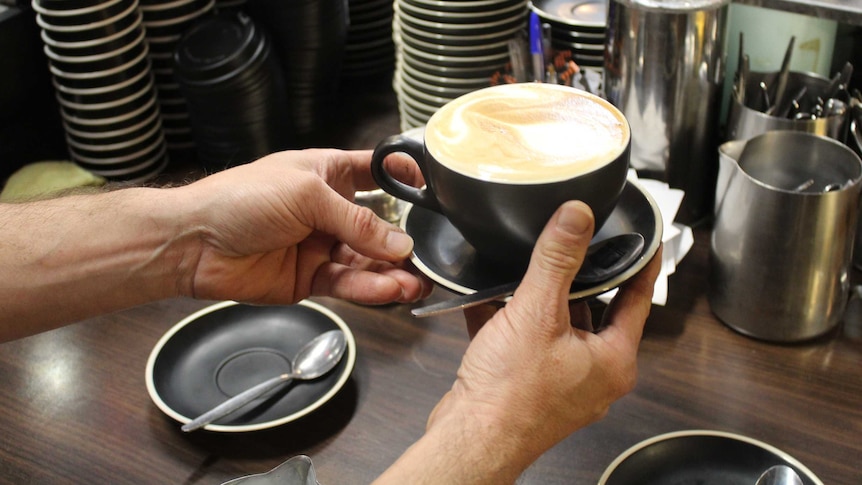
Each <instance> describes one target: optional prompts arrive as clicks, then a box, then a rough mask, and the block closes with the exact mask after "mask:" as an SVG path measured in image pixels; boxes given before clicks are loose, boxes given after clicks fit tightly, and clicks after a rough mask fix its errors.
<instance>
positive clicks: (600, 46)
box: [530, 0, 608, 70]
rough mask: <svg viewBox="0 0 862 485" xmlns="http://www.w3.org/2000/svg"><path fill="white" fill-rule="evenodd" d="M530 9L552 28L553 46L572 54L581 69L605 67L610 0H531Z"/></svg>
mask: <svg viewBox="0 0 862 485" xmlns="http://www.w3.org/2000/svg"><path fill="white" fill-rule="evenodd" d="M530 9H531V10H533V11H534V12H536V14H537V15H538V16H539V18H541V20H542V23H546V24H549V25H550V26H551V46H552V47H553V48H554V49H555V50H558V51H570V52H571V53H572V59H573V60H574V61H575V62H576V63H577V64H578V66H580V67H586V68H590V69H593V70H601V69H602V68H603V67H604V53H605V37H606V31H607V22H608V0H532V1H531V2H530Z"/></svg>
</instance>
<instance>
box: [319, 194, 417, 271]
mask: <svg viewBox="0 0 862 485" xmlns="http://www.w3.org/2000/svg"><path fill="white" fill-rule="evenodd" d="M322 199H323V200H320V201H319V204H310V205H313V206H315V209H312V210H313V211H314V212H315V214H314V215H313V216H312V217H313V219H314V223H313V224H312V225H313V226H314V229H317V230H320V231H323V232H325V233H327V234H331V235H333V236H335V237H336V238H337V239H338V240H339V241H341V242H343V243H345V244H347V245H348V246H350V247H351V248H352V249H353V250H355V251H356V252H358V253H360V254H362V255H364V256H368V257H370V258H374V259H382V260H385V261H401V260H403V259H405V258H407V257H408V256H410V252H411V251H412V250H413V238H411V237H410V236H409V235H408V234H407V233H405V232H404V231H402V230H401V228H399V227H397V226H395V225H393V224H390V223H389V222H386V221H384V220H383V219H381V218H379V217H377V215H376V214H375V213H374V211H372V210H371V209H370V208H368V207H363V206H360V205H357V204H354V203H353V202H350V201H348V200H347V199H345V198H343V197H341V196H340V195H338V194H337V193H335V192H334V191H329V190H328V191H325V195H324V197H323V198H322Z"/></svg>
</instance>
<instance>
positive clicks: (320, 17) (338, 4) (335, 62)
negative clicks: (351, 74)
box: [244, 0, 348, 137]
mask: <svg viewBox="0 0 862 485" xmlns="http://www.w3.org/2000/svg"><path fill="white" fill-rule="evenodd" d="M244 10H245V11H246V12H248V14H249V15H250V16H251V17H252V18H253V19H254V20H255V22H256V23H257V24H258V25H260V26H262V27H263V28H264V29H266V31H267V32H268V34H269V35H270V37H271V38H272V43H273V48H274V50H275V53H276V55H277V57H278V59H279V62H280V64H281V66H282V68H283V70H284V79H285V83H286V85H285V87H286V89H287V94H288V99H289V101H290V115H291V119H292V121H293V127H294V129H295V130H296V134H297V135H298V136H300V137H307V136H308V135H316V134H318V133H319V132H320V130H321V128H323V127H324V126H325V125H326V124H327V121H328V120H329V117H330V116H331V115H332V113H333V112H334V111H335V106H333V104H332V101H333V100H334V98H335V95H336V94H337V92H338V83H339V78H340V75H341V66H342V60H343V57H344V43H345V39H346V37H347V27H348V11H347V2H345V1H344V0H290V1H284V0H248V2H246V4H245V6H244Z"/></svg>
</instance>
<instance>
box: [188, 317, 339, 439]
mask: <svg viewBox="0 0 862 485" xmlns="http://www.w3.org/2000/svg"><path fill="white" fill-rule="evenodd" d="M346 348H347V339H346V338H345V336H344V332H342V331H341V330H330V331H328V332H324V333H322V334H320V335H318V336H317V337H315V338H314V339H313V340H311V341H310V342H308V343H307V344H305V345H304V346H303V347H302V348H301V349H299V352H297V354H296V356H295V357H294V358H293V362H292V365H291V366H290V368H291V371H290V372H286V373H284V374H281V375H279V376H276V377H273V378H271V379H268V380H266V381H264V382H261V383H260V384H258V385H256V386H254V387H252V388H250V389H247V390H245V391H243V392H241V393H239V394H237V395H236V396H234V397H232V398H230V399H228V400H227V401H225V402H223V403H221V404H219V405H218V406H216V407H214V408H212V409H210V410H209V411H207V412H205V413H203V414H201V415H200V416H198V417H197V418H195V419H193V420H191V421H189V422H188V423H186V424H184V425H183V426H182V430H183V431H185V432H189V431H194V430H196V429H200V428H202V427H204V426H206V425H208V424H210V423H212V422H213V421H215V420H217V419H219V418H221V417H224V416H227V415H228V414H230V413H232V412H234V411H236V410H237V409H239V408H241V407H243V406H245V405H246V404H248V403H250V402H252V401H254V400H255V399H257V398H258V397H260V396H262V395H264V394H266V393H267V392H269V391H271V390H272V389H275V388H276V387H278V386H281V385H282V384H284V383H286V382H289V381H290V380H292V379H300V380H308V379H316V378H318V377H320V376H322V375H324V374H326V373H327V372H329V371H331V370H332V369H333V368H334V367H335V366H336V364H338V362H339V361H340V360H341V357H342V356H343V355H344V351H345V349H346Z"/></svg>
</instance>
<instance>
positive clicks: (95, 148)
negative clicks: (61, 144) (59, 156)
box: [66, 117, 162, 152]
mask: <svg viewBox="0 0 862 485" xmlns="http://www.w3.org/2000/svg"><path fill="white" fill-rule="evenodd" d="M155 121H156V122H155V123H153V126H152V127H151V128H149V129H147V131H146V132H144V133H142V134H140V135H137V136H135V138H131V139H129V140H124V141H120V142H116V143H108V144H105V145H90V144H87V143H81V142H79V141H77V140H72V139H71V138H70V137H69V136H66V143H68V144H69V146H72V147H74V148H80V149H81V150H89V151H91V152H107V151H112V150H122V149H123V148H128V147H130V146H133V145H135V144H138V143H142V142H144V141H145V140H146V139H147V138H150V137H151V136H153V135H155V134H156V133H158V132H159V130H161V129H162V120H161V119H158V117H156V120H155ZM150 122H152V120H151V121H150Z"/></svg>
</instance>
